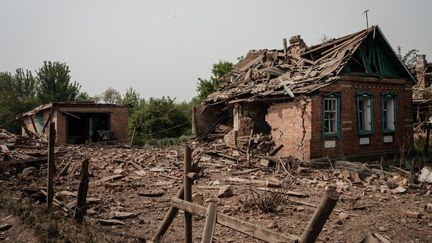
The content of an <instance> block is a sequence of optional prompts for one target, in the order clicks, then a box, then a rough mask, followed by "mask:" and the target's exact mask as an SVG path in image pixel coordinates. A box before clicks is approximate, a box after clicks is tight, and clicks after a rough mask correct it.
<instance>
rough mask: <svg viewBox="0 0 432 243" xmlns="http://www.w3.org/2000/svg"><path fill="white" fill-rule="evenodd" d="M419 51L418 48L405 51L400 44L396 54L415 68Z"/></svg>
mask: <svg viewBox="0 0 432 243" xmlns="http://www.w3.org/2000/svg"><path fill="white" fill-rule="evenodd" d="M418 52H419V51H418V50H417V49H411V50H408V51H407V52H405V53H404V52H403V51H402V47H400V46H398V47H397V52H396V54H397V55H398V57H399V59H400V60H401V62H402V63H403V64H404V65H405V66H406V67H407V68H413V67H414V66H415V63H416V58H417V54H418Z"/></svg>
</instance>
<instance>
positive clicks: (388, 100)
mask: <svg viewBox="0 0 432 243" xmlns="http://www.w3.org/2000/svg"><path fill="white" fill-rule="evenodd" d="M381 101H382V102H381V103H382V130H383V133H392V132H394V131H395V127H396V96H395V95H394V94H383V95H382V97H381Z"/></svg>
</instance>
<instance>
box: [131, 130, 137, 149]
mask: <svg viewBox="0 0 432 243" xmlns="http://www.w3.org/2000/svg"><path fill="white" fill-rule="evenodd" d="M135 129H136V126H135V127H134V129H133V131H132V137H131V140H130V146H132V145H133V141H134V137H135Z"/></svg>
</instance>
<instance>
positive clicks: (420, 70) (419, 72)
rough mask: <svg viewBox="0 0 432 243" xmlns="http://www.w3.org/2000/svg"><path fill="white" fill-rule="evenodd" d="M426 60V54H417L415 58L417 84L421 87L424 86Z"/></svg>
mask: <svg viewBox="0 0 432 243" xmlns="http://www.w3.org/2000/svg"><path fill="white" fill-rule="evenodd" d="M426 66H427V61H426V55H417V58H416V67H415V72H416V78H417V86H418V87H419V88H421V89H424V88H425V87H426V83H425V75H424V74H425V71H426Z"/></svg>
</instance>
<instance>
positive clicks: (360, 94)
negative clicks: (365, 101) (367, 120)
mask: <svg viewBox="0 0 432 243" xmlns="http://www.w3.org/2000/svg"><path fill="white" fill-rule="evenodd" d="M361 97H369V98H370V99H371V109H370V113H371V114H370V117H371V130H360V111H359V106H360V104H359V103H360V98H361ZM355 98H356V113H357V132H358V134H359V136H369V135H372V134H373V133H374V117H373V114H374V101H373V95H372V94H371V93H369V92H366V91H361V92H357V94H356V96H355Z"/></svg>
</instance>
